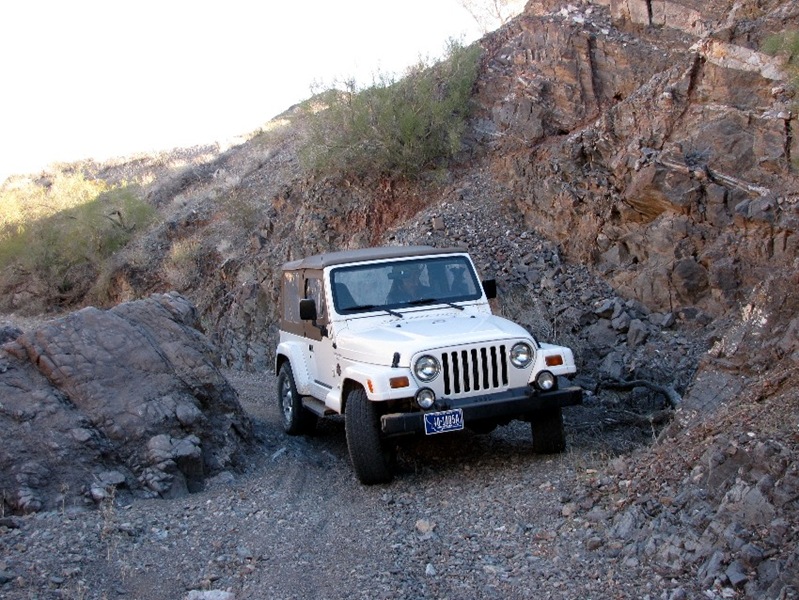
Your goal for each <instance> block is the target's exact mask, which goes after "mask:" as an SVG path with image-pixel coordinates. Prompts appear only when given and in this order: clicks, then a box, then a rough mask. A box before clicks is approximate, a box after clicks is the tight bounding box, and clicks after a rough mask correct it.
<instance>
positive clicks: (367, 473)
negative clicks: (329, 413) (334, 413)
mask: <svg viewBox="0 0 799 600" xmlns="http://www.w3.org/2000/svg"><path fill="white" fill-rule="evenodd" d="M344 430H345V431H346V434H347V448H348V449H349V452H350V460H351V461H352V466H353V468H354V469H355V474H356V475H357V476H358V479H359V480H360V481H361V483H363V484H366V485H373V484H376V483H388V482H389V481H391V480H392V479H393V478H394V463H395V462H396V447H395V446H394V445H393V444H391V443H390V442H388V441H387V440H385V439H383V438H382V436H381V435H380V414H379V412H378V410H377V406H376V405H375V404H374V403H373V402H370V401H369V398H367V397H366V392H365V391H364V389H363V388H356V389H353V390H352V391H351V392H350V393H349V394H348V395H347V406H346V410H345V413H344Z"/></svg>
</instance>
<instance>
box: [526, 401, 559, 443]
mask: <svg viewBox="0 0 799 600" xmlns="http://www.w3.org/2000/svg"><path fill="white" fill-rule="evenodd" d="M530 427H531V429H532V432H533V452H535V453H536V454H560V453H561V452H563V451H564V450H566V432H565V430H564V429H563V409H562V408H560V407H558V408H548V409H546V410H541V411H538V412H537V413H535V414H534V415H533V420H532V422H531V423H530Z"/></svg>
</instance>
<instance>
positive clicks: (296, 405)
mask: <svg viewBox="0 0 799 600" xmlns="http://www.w3.org/2000/svg"><path fill="white" fill-rule="evenodd" d="M277 401H278V408H279V409H280V416H281V421H282V422H283V430H284V431H285V432H286V433H288V434H289V435H302V434H306V433H312V432H313V431H314V429H316V415H315V414H313V413H312V412H310V411H308V409H306V408H305V407H304V406H303V405H302V398H301V397H300V395H299V394H298V393H297V386H296V384H295V383H294V373H293V372H292V371H291V365H290V364H289V363H288V362H284V363H283V364H282V365H281V366H280V371H279V372H278V375H277Z"/></svg>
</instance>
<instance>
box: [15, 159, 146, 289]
mask: <svg viewBox="0 0 799 600" xmlns="http://www.w3.org/2000/svg"><path fill="white" fill-rule="evenodd" d="M154 216H155V210H154V209H153V208H152V207H151V206H150V205H148V204H147V203H146V202H145V201H144V200H143V199H141V198H140V197H139V193H138V188H136V187H132V186H121V187H115V188H109V187H108V186H107V185H106V184H105V183H103V182H100V181H94V180H85V179H84V178H83V177H82V176H80V175H66V176H58V177H56V178H55V179H54V180H53V181H51V182H49V183H48V185H47V186H41V185H36V186H25V187H22V188H16V189H13V190H7V189H4V190H3V191H2V192H0V270H2V272H3V281H2V283H3V284H4V287H5V286H7V285H19V281H18V280H19V279H20V278H25V279H27V280H29V282H34V283H38V284H39V285H38V287H39V288H41V289H45V290H48V293H49V294H50V295H51V296H52V298H53V299H55V301H58V299H59V298H62V299H65V300H66V301H71V300H77V299H78V298H75V291H76V290H83V291H85V290H88V289H89V287H91V285H92V283H93V280H94V278H96V277H97V275H98V273H100V272H101V271H102V270H103V264H104V262H105V261H106V260H107V259H108V258H109V257H110V256H111V255H113V254H114V253H115V252H116V251H117V250H119V249H120V248H122V247H123V246H124V245H125V244H126V243H127V242H128V241H129V240H130V239H131V238H132V236H133V235H134V233H135V232H137V231H139V230H141V229H143V228H144V227H145V226H147V225H148V224H149V223H150V222H152V220H153V218H154ZM78 295H79V294H78Z"/></svg>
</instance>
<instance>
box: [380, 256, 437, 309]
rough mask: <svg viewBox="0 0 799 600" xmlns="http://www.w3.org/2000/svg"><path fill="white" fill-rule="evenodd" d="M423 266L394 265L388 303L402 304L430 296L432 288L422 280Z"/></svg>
mask: <svg viewBox="0 0 799 600" xmlns="http://www.w3.org/2000/svg"><path fill="white" fill-rule="evenodd" d="M421 275H422V266H421V265H414V264H410V263H409V264H404V265H394V267H393V268H392V269H391V273H389V274H388V278H389V279H391V280H392V284H391V289H390V290H389V292H388V296H387V297H386V303H387V304H400V303H403V302H410V301H412V300H420V299H423V298H430V297H431V296H430V288H429V287H428V286H426V285H424V284H423V283H422V282H421V279H420V277H421Z"/></svg>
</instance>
